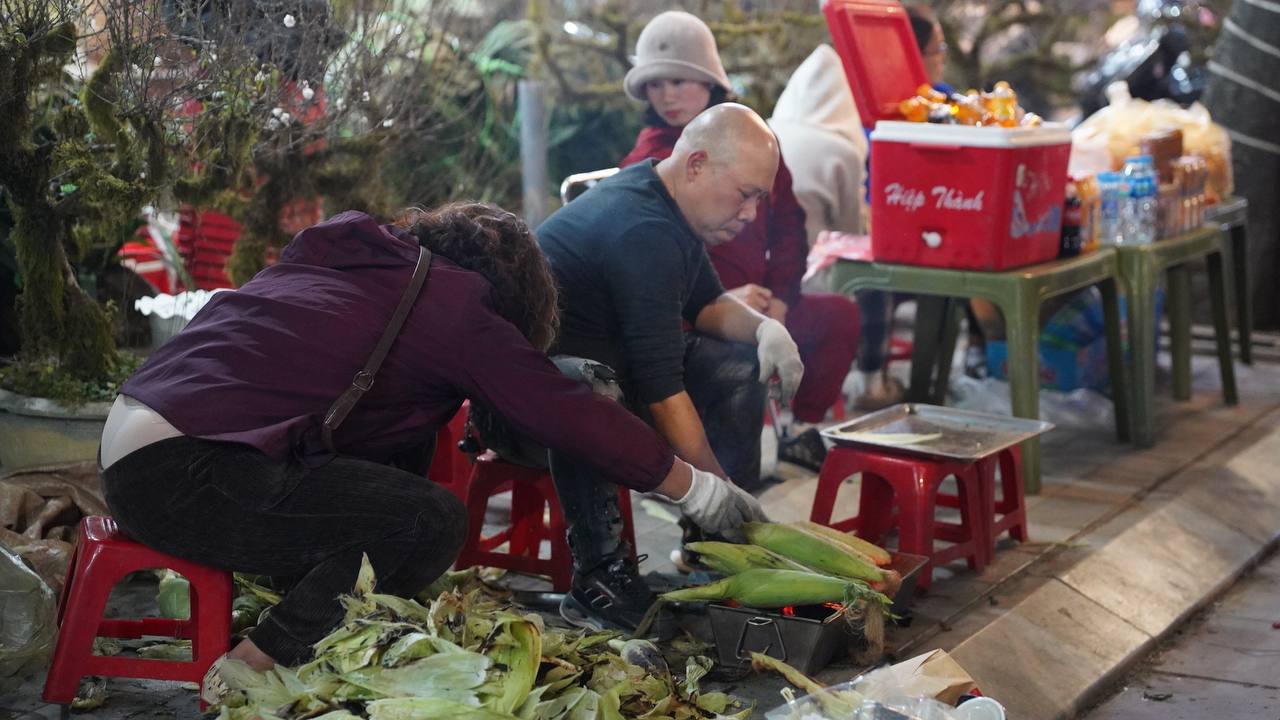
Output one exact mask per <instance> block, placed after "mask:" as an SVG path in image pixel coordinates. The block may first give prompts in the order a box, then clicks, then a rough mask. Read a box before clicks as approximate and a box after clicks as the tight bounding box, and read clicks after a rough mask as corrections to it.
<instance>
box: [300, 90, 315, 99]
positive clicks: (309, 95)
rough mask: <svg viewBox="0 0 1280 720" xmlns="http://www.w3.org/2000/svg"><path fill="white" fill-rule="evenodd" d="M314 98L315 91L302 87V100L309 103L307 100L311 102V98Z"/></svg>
mask: <svg viewBox="0 0 1280 720" xmlns="http://www.w3.org/2000/svg"><path fill="white" fill-rule="evenodd" d="M315 96H316V91H315V90H312V89H311V88H309V87H304V88H302V99H303V100H308V101H309V100H311V99H312V98H314V97H315Z"/></svg>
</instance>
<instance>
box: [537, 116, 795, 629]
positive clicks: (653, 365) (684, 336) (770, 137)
mask: <svg viewBox="0 0 1280 720" xmlns="http://www.w3.org/2000/svg"><path fill="white" fill-rule="evenodd" d="M777 168H778V142H777V138H775V137H774V134H773V132H772V131H771V130H770V129H769V127H768V126H767V125H766V124H765V123H764V121H763V120H761V119H760V117H759V116H758V115H756V114H755V113H754V112H752V111H751V110H750V109H748V108H746V107H744V106H742V105H738V104H734V103H725V104H721V105H717V106H715V107H712V108H709V109H707V110H706V111H704V112H703V113H702V114H700V115H699V116H698V117H696V118H694V120H693V121H691V122H690V123H689V125H688V126H687V127H686V128H685V131H684V134H683V136H682V137H681V139H680V142H679V143H678V144H677V146H676V149H675V152H674V153H673V154H672V155H671V156H670V157H669V158H667V159H665V160H662V161H661V162H656V161H655V162H642V163H639V164H636V165H633V166H631V167H628V168H626V169H625V170H622V171H621V172H619V173H618V174H617V175H614V176H613V177H611V178H609V179H607V180H604V181H602V182H600V183H599V184H598V185H596V186H595V187H594V188H592V189H591V190H589V191H588V192H587V193H586V194H584V195H583V196H582V197H580V198H578V199H577V200H574V201H573V202H572V203H570V204H568V205H566V206H565V207H563V208H561V209H560V210H559V211H558V212H556V213H555V214H554V215H552V216H551V217H550V218H548V219H547V221H546V222H544V223H543V224H542V226H541V227H539V228H538V229H537V233H536V234H537V236H538V242H539V244H540V245H541V246H542V250H543V252H545V253H546V255H547V258H548V259H549V260H550V262H551V269H552V271H553V272H554V273H555V276H556V280H557V284H558V286H559V288H560V308H561V316H560V317H561V329H560V337H559V339H558V341H557V344H556V347H555V348H553V350H552V353H553V355H558V356H559V357H556V361H557V364H558V365H560V367H561V370H562V371H565V372H566V373H570V374H576V375H579V376H581V377H582V378H583V379H584V380H587V381H591V382H593V383H594V385H595V386H596V388H597V391H600V392H606V393H608V394H611V395H613V396H614V397H618V398H620V401H622V402H624V403H626V404H627V406H628V407H629V408H630V409H631V410H632V411H633V412H635V413H636V414H637V415H639V416H640V417H642V418H644V419H645V420H646V421H648V422H650V423H651V424H652V425H653V426H654V427H655V428H656V429H657V430H658V432H659V433H660V434H661V435H662V436H663V437H664V438H665V439H666V440H667V442H668V443H669V444H670V445H671V447H672V448H673V449H674V450H675V452H676V454H677V455H678V456H680V457H681V458H683V459H684V460H685V461H687V462H689V463H690V464H691V465H693V466H694V467H695V468H697V469H699V470H701V471H704V472H707V473H711V474H714V475H716V476H719V477H722V478H727V479H730V480H732V481H733V482H734V483H736V484H737V485H738V486H740V487H734V486H733V485H730V484H727V483H725V484H723V485H725V486H727V487H732V488H733V489H734V491H735V492H739V493H742V495H745V496H746V497H750V496H749V495H747V493H746V492H744V491H743V490H741V487H748V488H750V487H752V486H755V485H758V484H759V481H760V478H759V475H760V432H761V430H762V425H763V418H764V400H765V387H766V386H765V382H766V381H768V380H770V379H771V378H774V377H776V378H777V379H778V381H779V385H780V389H781V391H782V393H783V395H784V396H785V397H789V396H790V395H791V394H793V393H794V392H795V388H796V386H797V385H798V384H799V382H800V378H801V375H802V373H803V370H804V368H803V365H802V364H801V362H800V356H799V353H798V352H797V350H796V345H795V343H794V342H792V340H791V336H790V335H788V334H787V331H786V329H785V328H784V327H783V326H782V324H781V323H779V322H777V321H776V320H772V319H769V318H766V317H765V316H764V315H761V314H760V313H758V312H756V311H754V310H752V309H751V308H749V307H748V306H747V305H746V304H744V303H743V302H741V301H739V300H738V299H736V298H734V297H732V296H730V295H728V294H726V293H725V291H724V288H723V287H722V286H721V284H720V279H719V277H718V276H717V275H716V272H715V269H714V268H713V267H712V266H711V263H710V261H709V260H708V258H707V253H706V250H705V248H704V243H705V244H707V245H716V244H719V243H724V242H728V241H729V240H731V239H733V238H734V236H736V235H737V234H738V233H739V232H740V231H741V230H742V228H743V227H744V226H745V225H746V224H747V223H749V222H751V220H752V219H753V218H754V217H755V215H756V205H757V203H758V202H759V201H760V199H761V198H762V197H763V196H764V195H765V194H767V193H768V192H769V188H770V187H771V186H772V185H773V178H774V174H775V173H776V172H777ZM549 421H554V420H553V419H549ZM550 466H551V471H552V475H553V476H554V478H555V482H556V488H557V492H558V494H559V496H560V502H561V505H562V506H563V508H564V512H565V518H566V520H567V522H568V525H569V530H568V533H569V545H570V547H571V548H572V550H573V555H574V577H573V586H572V590H571V591H570V593H569V594H568V595H567V596H566V598H565V602H564V604H563V605H562V608H561V610H562V614H564V615H565V617H566V619H568V620H569V621H570V622H573V623H575V624H577V625H580V626H583V627H591V628H601V627H604V628H615V629H624V630H629V629H633V628H634V627H635V625H636V623H638V622H639V620H640V618H641V617H642V616H643V615H644V612H645V611H646V610H647V609H648V607H649V605H650V604H651V603H652V601H653V593H652V592H650V591H649V589H648V588H647V587H646V586H645V585H644V583H643V581H642V580H641V579H640V576H639V572H638V569H637V567H636V565H635V563H634V561H633V560H631V559H630V548H628V547H626V546H625V544H624V543H623V542H622V540H621V539H620V536H621V522H620V515H619V513H618V506H617V493H616V490H615V489H614V488H613V487H612V486H611V485H609V484H608V482H607V481H606V480H605V479H604V478H601V477H599V476H598V475H597V474H595V473H593V472H591V471H590V470H589V469H588V468H587V467H586V466H585V465H583V464H581V463H579V462H578V460H577V459H576V458H570V457H566V456H563V455H561V454H559V453H552V454H551V456H550ZM708 500H709V499H705V500H704V499H703V498H701V497H700V493H699V490H698V488H697V487H695V488H694V489H693V490H691V491H690V493H689V495H688V496H687V497H686V498H684V499H683V500H681V501H679V502H680V503H685V504H690V505H698V504H700V503H703V502H705V501H708ZM752 500H754V499H752ZM754 508H755V510H754V513H753V514H755V515H756V516H758V517H760V518H763V512H762V511H759V510H758V508H759V505H758V504H756V505H755V506H754ZM684 509H685V510H686V512H687V511H688V510H689V508H688V507H686V508H684Z"/></svg>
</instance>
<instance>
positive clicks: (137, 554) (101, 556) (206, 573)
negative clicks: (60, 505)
mask: <svg viewBox="0 0 1280 720" xmlns="http://www.w3.org/2000/svg"><path fill="white" fill-rule="evenodd" d="M153 568H167V569H170V570H173V571H175V572H177V573H178V574H180V575H182V576H183V577H184V578H186V579H187V581H188V582H189V583H190V586H191V615H190V617H189V618H188V619H186V620H175V619H167V618H140V619H114V618H113V619H106V618H103V617H102V614H103V611H104V609H105V608H106V604H107V599H108V598H109V597H110V595H111V589H112V588H113V587H115V585H116V583H117V582H119V581H120V580H121V579H123V578H124V576H125V575H128V574H129V573H131V572H135V571H137V570H148V569H153ZM58 627H59V630H58V644H57V646H56V648H55V649H54V652H53V662H52V663H51V664H50V666H49V675H48V677H47V678H46V679H45V685H44V699H45V701H46V702H50V703H58V704H62V705H65V704H67V703H70V702H71V701H72V700H73V699H74V698H75V695H76V690H77V689H78V688H79V686H80V679H81V678H82V677H84V676H86V675H101V676H106V677H130V678H149V679H153V680H180V681H186V682H194V683H199V682H201V680H203V679H204V674H205V672H206V671H207V670H208V669H209V666H210V665H212V664H213V661H214V660H216V659H218V657H219V656H220V655H222V654H223V653H225V652H226V651H227V647H228V645H229V644H230V641H231V573H228V572H224V571H222V570H217V569H214V568H211V567H207V566H204V565H197V564H196V563H193V562H188V561H186V560H180V559H178V558H176V557H173V556H172V555H166V554H165V553H162V552H159V551H158V550H152V549H151V548H149V547H146V546H145V545H142V544H140V543H136V542H134V541H132V540H130V539H128V538H126V537H125V536H124V535H123V534H122V533H121V532H120V530H119V528H118V527H117V526H116V523H115V521H114V520H112V519H111V518H109V517H102V516H98V515H94V516H90V517H86V518H84V519H83V520H82V521H81V522H80V537H79V539H78V540H77V541H76V546H75V550H74V551H73V554H72V557H71V562H70V564H69V565H68V566H67V575H66V583H65V584H64V585H63V588H62V594H61V596H60V597H59V599H58ZM151 635H159V636H167V637H176V638H185V639H189V640H191V660H190V661H181V660H152V659H145V658H134V657H110V656H103V655H94V654H93V640H94V638H96V637H98V636H103V637H113V638H140V637H143V636H151Z"/></svg>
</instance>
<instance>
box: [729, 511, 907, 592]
mask: <svg viewBox="0 0 1280 720" xmlns="http://www.w3.org/2000/svg"><path fill="white" fill-rule="evenodd" d="M742 531H743V532H744V533H746V535H747V539H748V540H750V541H751V542H753V543H755V544H756V545H760V546H761V547H765V548H768V549H769V550H772V551H774V552H776V553H778V554H779V555H782V556H783V557H786V558H790V559H791V560H794V561H796V562H798V563H800V564H801V565H804V566H806V567H809V568H812V569H814V570H817V571H818V572H824V573H827V574H829V575H838V576H840V577H842V578H854V579H857V580H865V581H867V582H874V583H878V582H881V581H882V580H883V579H884V573H883V572H882V571H881V570H880V568H878V567H876V566H875V563H873V562H871V561H870V560H869V559H867V556H865V555H863V554H862V553H860V552H857V551H855V550H853V549H852V548H850V547H849V546H847V545H842V544H840V543H837V542H834V541H832V540H828V539H827V538H825V537H823V536H821V535H815V534H814V533H811V532H809V531H808V530H802V529H800V528H798V527H794V526H791V525H783V524H781V523H759V522H749V523H743V525H742Z"/></svg>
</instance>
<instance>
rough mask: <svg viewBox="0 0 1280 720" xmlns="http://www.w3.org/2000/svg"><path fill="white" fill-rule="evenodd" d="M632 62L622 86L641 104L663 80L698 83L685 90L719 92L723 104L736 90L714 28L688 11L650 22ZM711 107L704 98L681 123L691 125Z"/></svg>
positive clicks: (667, 15) (638, 41)
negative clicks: (717, 45) (651, 84)
mask: <svg viewBox="0 0 1280 720" xmlns="http://www.w3.org/2000/svg"><path fill="white" fill-rule="evenodd" d="M631 63H632V65H634V67H632V68H631V70H630V71H628V72H627V76H626V77H625V78H624V79H623V81H622V84H623V87H624V88H625V89H626V91H627V95H628V96H630V97H631V98H633V99H635V100H639V101H640V102H649V101H650V98H649V84H650V83H654V82H659V83H660V82H662V81H667V82H668V83H669V84H672V85H678V86H684V85H685V83H695V84H696V85H697V86H698V87H695V86H694V85H688V86H686V87H685V89H686V90H695V91H699V92H700V91H705V92H706V93H707V95H708V96H710V95H711V94H712V93H715V92H716V91H717V90H719V93H720V94H721V96H720V98H719V99H720V101H723V100H724V99H726V98H727V96H728V95H729V94H730V93H732V91H733V86H732V85H731V84H730V83H729V76H728V75H726V74H725V71H724V65H723V64H721V62H720V53H719V51H717V50H716V39H715V36H714V35H712V34H711V28H709V27H707V24H706V23H704V22H702V20H699V19H698V18H697V17H695V16H693V15H690V14H689V13H687V12H680V11H678V10H672V11H670V12H664V13H662V14H661V15H658V16H657V17H655V18H654V19H653V20H650V21H649V24H648V25H645V26H644V30H641V31H640V38H639V39H638V40H636V54H635V55H633V56H632V57H631ZM707 99H709V97H708V98H707ZM708 104H710V103H709V102H707V101H706V99H704V102H703V104H702V106H701V107H699V108H698V109H697V110H696V111H694V112H693V113H692V114H690V115H689V116H688V117H686V118H682V119H681V122H679V123H678V124H679V125H680V126H681V127H683V126H684V125H687V124H688V123H689V121H690V120H692V119H693V116H694V115H697V114H698V113H700V112H702V111H703V110H705V109H706V107H707V105H708ZM672 124H676V123H672Z"/></svg>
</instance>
